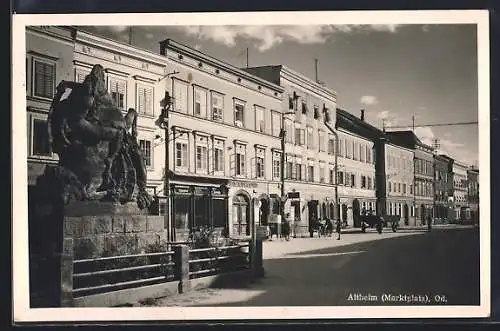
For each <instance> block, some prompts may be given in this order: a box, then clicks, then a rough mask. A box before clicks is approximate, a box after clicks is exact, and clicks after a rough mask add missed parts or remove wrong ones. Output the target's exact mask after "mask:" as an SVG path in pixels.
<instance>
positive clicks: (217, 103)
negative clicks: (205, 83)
mask: <svg viewBox="0 0 500 331" xmlns="http://www.w3.org/2000/svg"><path fill="white" fill-rule="evenodd" d="M211 99H212V120H213V121H217V122H222V121H223V120H224V98H223V96H222V95H220V94H218V93H215V92H212V95H211Z"/></svg>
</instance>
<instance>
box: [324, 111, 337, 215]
mask: <svg viewBox="0 0 500 331" xmlns="http://www.w3.org/2000/svg"><path fill="white" fill-rule="evenodd" d="M323 113H324V117H323V118H324V121H323V122H324V124H325V126H326V127H327V128H328V129H329V130H330V132H331V133H332V134H333V136H334V137H335V150H334V151H333V153H334V156H335V166H334V170H333V172H334V176H335V184H334V190H335V200H336V203H335V209H334V210H333V218H334V219H335V222H340V215H339V211H340V200H339V191H338V188H339V185H338V180H339V178H338V167H339V166H338V164H339V162H338V154H339V149H340V148H339V136H338V134H337V131H336V130H335V129H334V128H332V127H331V126H330V124H329V123H330V122H331V118H330V116H331V114H330V113H329V112H328V108H327V107H326V106H325V105H323Z"/></svg>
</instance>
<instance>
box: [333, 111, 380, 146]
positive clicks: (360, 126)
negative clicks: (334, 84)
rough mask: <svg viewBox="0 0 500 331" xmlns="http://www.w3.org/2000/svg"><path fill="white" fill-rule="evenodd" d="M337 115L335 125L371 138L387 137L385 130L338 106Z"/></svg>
mask: <svg viewBox="0 0 500 331" xmlns="http://www.w3.org/2000/svg"><path fill="white" fill-rule="evenodd" d="M336 113H337V116H336V122H335V127H336V128H342V129H344V130H347V131H349V132H353V133H356V134H358V135H360V136H361V137H364V138H368V139H371V140H374V139H380V138H386V136H385V134H384V132H383V131H382V130H380V129H378V128H376V127H374V126H373V125H371V124H370V123H368V122H366V121H362V120H361V119H359V118H358V117H356V116H354V115H353V114H351V113H349V112H348V111H346V110H344V109H341V108H337V111H336Z"/></svg>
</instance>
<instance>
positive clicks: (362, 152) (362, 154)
mask: <svg viewBox="0 0 500 331" xmlns="http://www.w3.org/2000/svg"><path fill="white" fill-rule="evenodd" d="M365 157H366V145H363V144H360V145H359V160H360V161H361V162H365Z"/></svg>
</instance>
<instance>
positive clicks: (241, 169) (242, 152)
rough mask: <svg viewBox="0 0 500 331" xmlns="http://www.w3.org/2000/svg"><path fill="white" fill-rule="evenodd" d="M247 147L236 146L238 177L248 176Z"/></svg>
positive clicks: (236, 170)
mask: <svg viewBox="0 0 500 331" xmlns="http://www.w3.org/2000/svg"><path fill="white" fill-rule="evenodd" d="M245 159H246V146H245V145H240V144H237V145H236V154H235V162H236V168H235V174H236V176H245V175H246V162H245Z"/></svg>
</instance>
